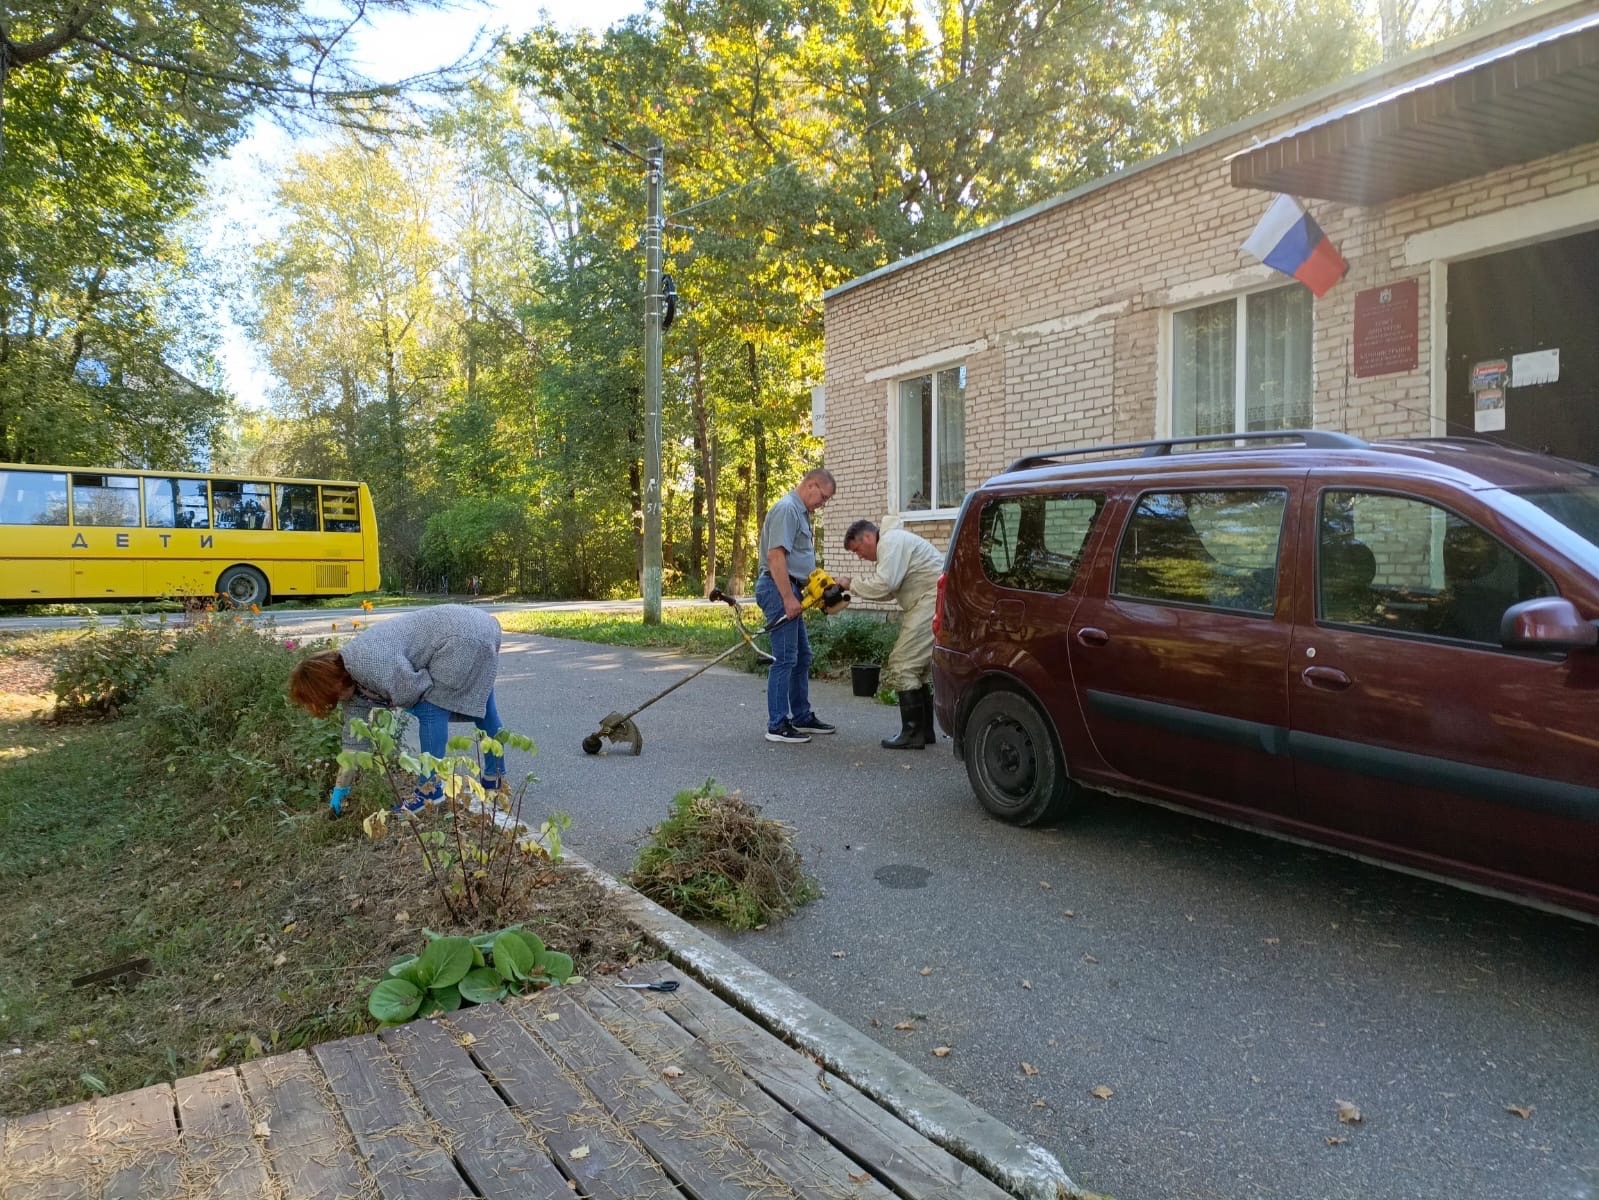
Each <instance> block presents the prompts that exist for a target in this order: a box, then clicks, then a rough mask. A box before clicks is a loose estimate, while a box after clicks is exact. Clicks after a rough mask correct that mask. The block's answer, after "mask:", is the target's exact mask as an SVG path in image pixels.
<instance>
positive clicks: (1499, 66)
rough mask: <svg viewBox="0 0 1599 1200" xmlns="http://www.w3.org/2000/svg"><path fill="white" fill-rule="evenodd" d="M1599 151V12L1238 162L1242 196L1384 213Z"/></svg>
mask: <svg viewBox="0 0 1599 1200" xmlns="http://www.w3.org/2000/svg"><path fill="white" fill-rule="evenodd" d="M1594 141H1599V13H1593V14H1590V15H1589V16H1586V17H1583V18H1581V19H1579V20H1575V21H1569V22H1566V23H1565V24H1563V25H1557V26H1554V27H1552V28H1549V29H1545V30H1542V31H1540V32H1538V33H1535V34H1532V35H1530V36H1528V37H1525V38H1522V39H1520V40H1519V41H1515V42H1511V43H1509V44H1508V45H1505V46H1500V47H1498V48H1496V49H1494V50H1490V51H1488V52H1486V53H1484V54H1479V55H1477V56H1475V57H1473V58H1468V59H1466V60H1465V61H1463V62H1458V63H1455V64H1454V65H1453V66H1450V67H1446V68H1444V69H1442V70H1439V71H1435V72H1432V73H1430V74H1427V75H1424V76H1422V77H1421V78H1419V79H1414V80H1411V81H1410V82H1409V83H1405V84H1401V85H1400V86H1398V87H1395V88H1392V89H1390V90H1388V91H1386V92H1383V93H1382V94H1380V95H1378V96H1374V97H1369V98H1367V99H1363V100H1358V101H1355V102H1354V103H1352V104H1348V105H1345V106H1344V107H1342V108H1340V109H1337V110H1336V111H1334V112H1331V113H1327V114H1326V115H1324V116H1320V117H1317V118H1316V119H1315V120H1313V121H1309V122H1306V123H1305V124H1303V125H1300V126H1299V127H1298V128H1296V129H1292V130H1290V131H1289V132H1287V133H1285V134H1283V135H1282V136H1281V137H1278V138H1274V139H1272V140H1271V141H1269V142H1266V143H1264V144H1263V145H1260V146H1254V147H1251V148H1250V149H1248V150H1245V151H1242V152H1241V153H1239V154H1237V155H1234V156H1233V158H1232V159H1231V166H1232V182H1233V185H1234V186H1235V187H1248V188H1261V189H1264V190H1267V191H1273V192H1287V193H1289V194H1291V195H1297V196H1313V197H1317V198H1319V199H1323V200H1341V201H1344V202H1345V203H1349V204H1361V205H1370V204H1381V203H1383V202H1385V201H1388V200H1392V199H1394V198H1396V197H1398V196H1408V195H1411V194H1413V193H1415V192H1423V191H1428V190H1430V189H1432V188H1437V187H1442V186H1444V185H1445V184H1449V183H1455V182H1457V181H1459V180H1462V179H1468V178H1471V177H1472V176H1475V175H1482V174H1486V173H1487V172H1489V171H1492V170H1496V169H1497V168H1499V167H1505V166H1510V165H1512V164H1514V163H1522V162H1530V161H1532V160H1533V159H1535V158H1541V157H1543V156H1544V155H1547V154H1556V153H1559V152H1560V151H1562V150H1569V149H1571V148H1572V147H1573V146H1580V145H1584V144H1585V143H1588V142H1594Z"/></svg>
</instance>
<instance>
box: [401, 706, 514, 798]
mask: <svg viewBox="0 0 1599 1200" xmlns="http://www.w3.org/2000/svg"><path fill="white" fill-rule="evenodd" d="M409 711H410V712H411V713H412V714H413V715H414V716H415V717H416V740H417V744H418V745H419V746H421V748H422V753H423V754H431V755H433V756H434V757H435V758H443V757H444V753H445V748H446V745H447V744H448V742H449V740H450V722H451V721H452V720H454V721H471V722H472V724H474V725H476V726H477V727H478V728H479V729H481V730H482V731H483V732H484V733H486V734H488V735H489V736H490V737H499V736H500V710H499V709H498V708H496V707H495V706H494V693H493V692H492V691H491V692H490V693H489V701H488V704H487V705H485V706H484V709H483V715H482V716H481V717H475V718H474V717H463V716H461V715H460V714H459V713H452V712H450V711H449V710H447V709H443V708H440V707H439V706H438V705H437V704H429V703H428V702H427V701H426V700H418V701H417V702H416V703H415V704H413V705H412V706H411V708H410V709H409ZM504 774H505V759H504V758H502V757H501V756H500V755H498V754H485V755H484V756H483V778H485V779H499V778H500V777H501V776H503V775H504ZM432 781H433V776H432V775H429V776H428V777H427V778H426V779H423V780H420V781H418V787H419V788H421V787H422V786H424V785H428V784H431V783H432ZM428 790H429V791H431V790H432V788H431V787H429V788H428Z"/></svg>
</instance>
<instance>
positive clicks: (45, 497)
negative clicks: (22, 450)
mask: <svg viewBox="0 0 1599 1200" xmlns="http://www.w3.org/2000/svg"><path fill="white" fill-rule="evenodd" d="M66 523H67V477H66V476H65V475H64V474H60V473H58V472H54V471H0V525H65V524H66Z"/></svg>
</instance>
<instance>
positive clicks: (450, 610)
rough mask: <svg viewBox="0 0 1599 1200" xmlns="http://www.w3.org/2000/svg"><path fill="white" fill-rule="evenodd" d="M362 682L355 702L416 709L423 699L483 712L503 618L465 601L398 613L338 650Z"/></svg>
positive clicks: (358, 683)
mask: <svg viewBox="0 0 1599 1200" xmlns="http://www.w3.org/2000/svg"><path fill="white" fill-rule="evenodd" d="M339 654H340V655H341V656H342V657H343V659H344V669H345V670H347V671H348V672H349V673H350V676H351V678H353V679H354V680H355V682H356V687H357V689H358V690H357V692H356V695H355V698H354V699H355V704H354V705H347V706H346V710H345V715H346V716H349V715H351V712H350V709H351V708H352V707H363V705H362V704H361V702H362V701H365V702H366V705H372V704H378V705H384V706H387V707H393V708H410V707H411V706H412V705H413V704H415V703H416V702H417V701H419V700H426V701H427V702H428V703H429V704H436V705H438V706H439V707H440V708H442V709H444V710H445V711H446V712H450V713H458V714H460V715H461V716H463V717H472V718H477V717H481V716H482V715H483V713H484V711H485V710H486V709H487V707H488V702H489V693H490V692H492V691H493V690H494V675H495V671H496V670H497V669H498V666H499V657H500V623H499V622H498V621H496V620H495V619H494V618H493V617H492V616H490V615H489V614H488V613H486V612H484V611H482V610H481V609H477V608H468V607H467V606H466V605H464V604H440V605H438V606H437V607H434V608H424V609H419V610H418V611H416V612H413V613H406V614H405V615H404V616H401V617H393V618H391V619H389V620H387V621H384V622H383V623H382V624H380V625H374V626H372V628H370V629H368V630H366V631H364V632H362V633H359V634H357V635H356V636H355V637H353V638H351V639H350V640H349V641H348V642H346V643H345V644H344V645H342V646H340V647H339Z"/></svg>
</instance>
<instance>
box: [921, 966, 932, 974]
mask: <svg viewBox="0 0 1599 1200" xmlns="http://www.w3.org/2000/svg"><path fill="white" fill-rule="evenodd" d="M921 973H922V974H923V975H931V974H932V973H933V968H932V967H923V968H922V971H921Z"/></svg>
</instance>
